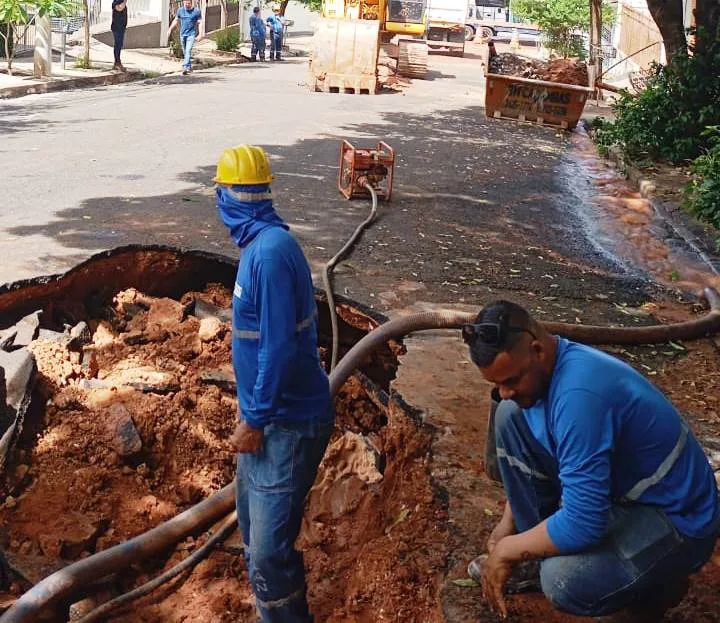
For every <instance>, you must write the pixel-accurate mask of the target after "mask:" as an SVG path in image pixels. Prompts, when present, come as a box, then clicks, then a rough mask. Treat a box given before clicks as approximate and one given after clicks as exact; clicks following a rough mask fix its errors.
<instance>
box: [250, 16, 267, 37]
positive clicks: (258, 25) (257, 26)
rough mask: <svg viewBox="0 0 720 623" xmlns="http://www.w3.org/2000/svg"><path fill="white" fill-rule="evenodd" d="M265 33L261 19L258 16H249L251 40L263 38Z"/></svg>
mask: <svg viewBox="0 0 720 623" xmlns="http://www.w3.org/2000/svg"><path fill="white" fill-rule="evenodd" d="M266 31H267V28H266V27H265V22H264V21H263V18H262V17H260V16H259V15H251V16H250V36H251V37H253V38H260V37H262V38H263V39H264V38H265V33H266Z"/></svg>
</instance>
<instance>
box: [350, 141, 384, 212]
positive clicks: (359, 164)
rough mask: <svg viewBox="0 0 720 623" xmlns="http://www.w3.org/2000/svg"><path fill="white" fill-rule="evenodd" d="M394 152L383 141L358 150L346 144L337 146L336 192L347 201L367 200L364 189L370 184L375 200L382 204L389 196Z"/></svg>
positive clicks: (366, 191)
mask: <svg viewBox="0 0 720 623" xmlns="http://www.w3.org/2000/svg"><path fill="white" fill-rule="evenodd" d="M394 168H395V150H394V149H393V148H392V147H390V145H388V144H387V143H385V142H384V141H380V142H379V143H378V144H377V147H374V148H368V149H358V148H357V147H355V146H354V145H353V144H352V143H350V142H349V141H345V140H343V141H342V143H341V144H340V173H339V175H338V189H339V190H340V192H341V193H342V194H343V195H345V197H347V198H348V199H351V198H352V197H369V196H370V192H369V191H368V190H367V188H365V185H366V184H369V185H370V186H372V187H373V188H374V189H375V192H376V193H377V195H378V197H380V198H381V199H384V200H385V201H389V200H390V195H392V184H393V169H394Z"/></svg>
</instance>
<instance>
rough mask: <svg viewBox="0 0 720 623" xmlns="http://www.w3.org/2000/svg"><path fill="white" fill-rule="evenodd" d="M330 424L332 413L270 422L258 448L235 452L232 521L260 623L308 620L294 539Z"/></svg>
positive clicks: (299, 556) (300, 561)
mask: <svg viewBox="0 0 720 623" xmlns="http://www.w3.org/2000/svg"><path fill="white" fill-rule="evenodd" d="M333 426H334V422H333V417H332V415H329V416H328V417H326V418H324V419H323V421H310V422H274V423H272V424H269V425H268V426H266V427H265V439H264V441H263V447H262V449H261V450H260V452H258V453H257V454H239V455H238V465H237V477H236V479H235V483H236V487H237V489H236V505H237V513H238V523H239V524H240V529H241V531H242V535H243V541H244V543H245V561H246V562H247V568H248V575H249V577H250V584H251V586H252V589H253V593H255V601H256V606H257V611H258V614H259V616H260V620H261V621H262V622H263V623H312V620H313V618H312V615H311V614H310V611H309V610H308V604H307V599H306V597H305V567H304V564H303V555H302V553H301V552H299V551H297V550H296V549H295V539H297V536H298V534H299V533H300V525H301V522H302V516H303V510H304V507H305V496H306V495H307V493H308V491H309V490H310V487H312V484H313V482H314V481H315V476H316V475H317V470H318V466H319V465H320V461H321V460H322V457H323V454H325V448H326V447H327V444H328V441H329V439H330V435H331V434H332V431H333Z"/></svg>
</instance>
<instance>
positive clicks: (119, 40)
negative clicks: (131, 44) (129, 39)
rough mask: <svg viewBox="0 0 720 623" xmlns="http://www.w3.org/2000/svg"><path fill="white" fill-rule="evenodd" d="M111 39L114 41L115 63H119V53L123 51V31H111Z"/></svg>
mask: <svg viewBox="0 0 720 623" xmlns="http://www.w3.org/2000/svg"><path fill="white" fill-rule="evenodd" d="M113 39H114V43H115V46H114V52H115V62H116V63H119V62H120V52H121V51H122V49H123V43H124V42H125V30H124V29H123V30H113Z"/></svg>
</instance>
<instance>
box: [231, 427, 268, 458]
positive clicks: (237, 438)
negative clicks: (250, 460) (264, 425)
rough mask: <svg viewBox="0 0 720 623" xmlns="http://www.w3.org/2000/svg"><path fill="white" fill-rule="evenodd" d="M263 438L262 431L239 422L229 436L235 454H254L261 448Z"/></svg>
mask: <svg viewBox="0 0 720 623" xmlns="http://www.w3.org/2000/svg"><path fill="white" fill-rule="evenodd" d="M264 437H265V435H264V434H263V431H262V429H260V430H257V429H255V428H252V427H251V426H248V425H247V424H246V423H245V422H239V423H238V425H237V426H236V427H235V430H234V431H233V434H232V435H231V436H230V443H231V444H232V446H233V448H235V451H236V452H242V453H245V454H255V453H257V452H259V451H260V448H262V444H263V439H264Z"/></svg>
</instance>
